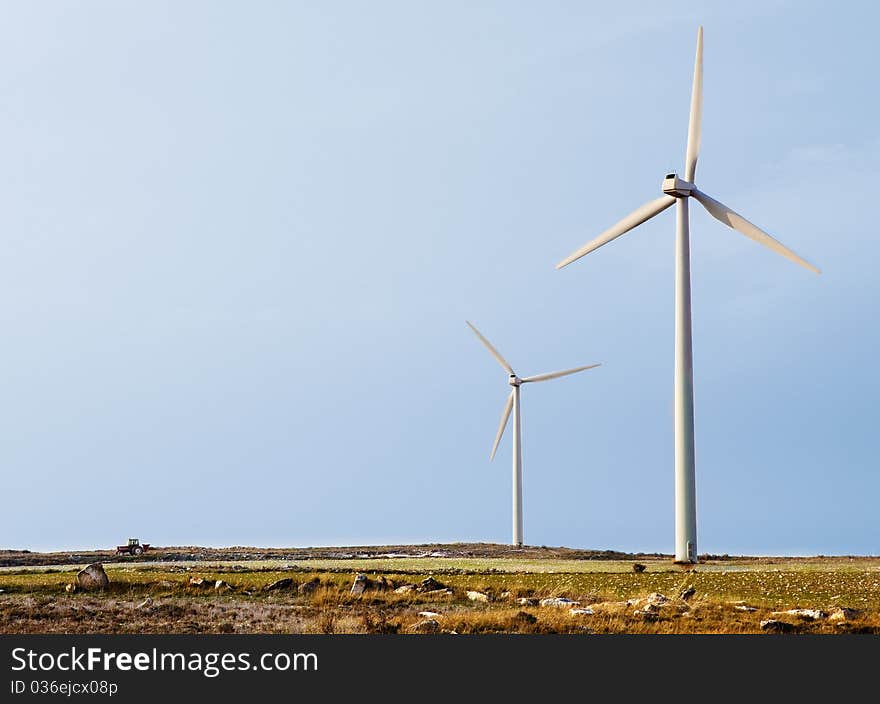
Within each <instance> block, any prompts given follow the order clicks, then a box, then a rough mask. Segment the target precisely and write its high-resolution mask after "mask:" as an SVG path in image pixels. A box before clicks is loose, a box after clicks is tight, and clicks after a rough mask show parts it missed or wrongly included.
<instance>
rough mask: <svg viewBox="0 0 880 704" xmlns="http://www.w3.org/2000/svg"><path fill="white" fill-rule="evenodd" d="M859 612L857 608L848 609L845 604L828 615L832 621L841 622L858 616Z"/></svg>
mask: <svg viewBox="0 0 880 704" xmlns="http://www.w3.org/2000/svg"><path fill="white" fill-rule="evenodd" d="M858 615H859V612H858V611H856V610H855V609H848V608H846V607H845V606H841V607H839V608H837V609H834V611H832V612H831V614H830V615H829V616H828V620H829V621H831V622H832V623H841V622H843V621H851V620H852V619H854V618H856V617H858Z"/></svg>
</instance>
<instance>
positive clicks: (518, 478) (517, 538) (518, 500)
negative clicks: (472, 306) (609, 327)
mask: <svg viewBox="0 0 880 704" xmlns="http://www.w3.org/2000/svg"><path fill="white" fill-rule="evenodd" d="M465 322H466V323H467V324H468V327H469V328H470V329H471V330H473V331H474V334H475V335H476V336H477V337H478V338H480V342H482V343H483V344H484V345H485V346H486V349H487V350H489V353H490V354H491V355H492V356H493V357H494V358H495V360H496V361H497V362H498V364H500V365H501V367H502V368H503V369H504V371H506V372H507V374H508V375H509V376H508V378H507V383H508V384H510V385H511V386H512V387H513V388H512V389H511V391H510V396H508V397H507V402H506V403H505V404H504V410H503V411H502V412H501V423H500V424H499V425H498V432H497V433H496V434H495V443H494V444H493V445H492V454H491V455H489V461H490V462H491V461H492V460H494V459H495V451H496V450H497V449H498V443H499V442H501V436H502V435H504V429H505V428H506V427H507V421H508V420H509V418H510V411H511V409H513V540H512V544H513V545H515V546H517V547H519V546H521V545H522V544H523V520H522V419H521V416H520V402H519V387H520V386H521V385H523V384H531V383H532V382H533V381H550V379H558V378H559V377H561V376H568V375H569V374H577V373H578V372H583V371H586V370H587V369H592V368H593V367H598V366H600V365H598V364H589V365H587V366H586V367H575V368H574V369H566V370H565V371H561V372H549V373H547V374H537V375H536V376H527V377H525V378H522V379H521V378H520V377H518V376H517V375H516V373H515V372H514V371H513V369H512V368H511V366H510V364H508V363H507V360H506V359H504V357H502V356H501V354H500V353H499V352H498V350H496V349H495V348H494V347H493V346H492V343H491V342H489V341H488V340H487V339H486V338H485V337H483V335H482V334H481V333H480V331H479V330H477V329H476V328H475V327H474V326H473V325H471V324H470V322H468V321H465Z"/></svg>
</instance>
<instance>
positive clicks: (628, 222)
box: [556, 195, 675, 269]
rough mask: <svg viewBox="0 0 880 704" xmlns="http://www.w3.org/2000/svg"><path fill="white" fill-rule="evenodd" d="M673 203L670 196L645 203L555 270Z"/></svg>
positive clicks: (606, 242)
mask: <svg viewBox="0 0 880 704" xmlns="http://www.w3.org/2000/svg"><path fill="white" fill-rule="evenodd" d="M674 202H675V198H673V197H672V196H668V195H663V196H661V197H660V198H657V199H656V200H652V201H651V202H650V203H645V204H644V205H643V206H642V207H641V208H639V209H638V210H635V211H633V212H632V213H630V214H629V215H627V216H626V217H625V218H624V219H623V220H621V221H620V222H618V223H617V224H616V225H612V226H611V227H609V228H608V229H607V230H605V232H603V233H602V234H601V235H599V236H598V237H597V238H596V239H594V240H592V241H591V242H588V243H587V244H585V245H584V246H583V247H581V248H580V249H579V250H577V251H576V252H574V253H573V254H570V255H569V256H567V257H566V258H565V259H563V260H562V261H561V262H559V264H557V265H556V268H557V269H561V268H562V267H564V266H568V265H569V264H571V263H572V262H573V261H575V260H577V259H580V258H581V257H582V256H584V255H585V254H589V253H590V252H592V251H593V250H594V249H599V247H601V246H602V245H603V244H608V243H609V242H610V241H611V240H613V239H616V238H618V237H620V236H621V235H623V234H626V233H627V232H629V231H630V230H632V229H633V228H634V227H638V226H639V225H641V224H642V223H643V222H645V220H650V219H651V218H652V217H654V216H655V215H657V214H658V213H661V212H663V211H664V210H666V209H667V208H668V207H669V206H670V205H672V204H673V203H674Z"/></svg>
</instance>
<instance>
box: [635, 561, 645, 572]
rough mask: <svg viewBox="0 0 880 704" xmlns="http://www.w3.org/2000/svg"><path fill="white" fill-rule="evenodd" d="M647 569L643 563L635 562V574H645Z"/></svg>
mask: <svg viewBox="0 0 880 704" xmlns="http://www.w3.org/2000/svg"><path fill="white" fill-rule="evenodd" d="M645 569H646V567H645V565H643V564H642V563H641V562H634V563H633V572H635V573H636V574H640V573H641V572H644V571H645Z"/></svg>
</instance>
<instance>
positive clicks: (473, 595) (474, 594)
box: [467, 591, 489, 604]
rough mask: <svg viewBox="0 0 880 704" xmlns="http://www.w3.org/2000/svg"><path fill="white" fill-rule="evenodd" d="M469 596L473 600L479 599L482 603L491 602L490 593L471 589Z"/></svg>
mask: <svg viewBox="0 0 880 704" xmlns="http://www.w3.org/2000/svg"><path fill="white" fill-rule="evenodd" d="M467 598H468V599H470V600H471V601H479V602H480V603H481V604H488V603H489V595H488V594H483V592H472V591H469V592H468V593H467Z"/></svg>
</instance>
